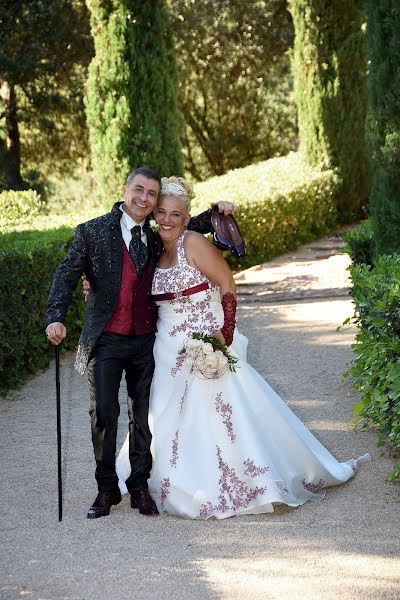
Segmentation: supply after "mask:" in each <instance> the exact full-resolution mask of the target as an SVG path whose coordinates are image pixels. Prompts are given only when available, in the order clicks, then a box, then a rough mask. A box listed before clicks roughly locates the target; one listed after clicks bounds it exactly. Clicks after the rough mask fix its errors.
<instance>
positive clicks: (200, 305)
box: [169, 290, 220, 337]
mask: <svg viewBox="0 0 400 600" xmlns="http://www.w3.org/2000/svg"><path fill="white" fill-rule="evenodd" d="M211 301H212V295H211V293H210V291H209V290H207V292H206V293H205V296H204V297H203V299H202V300H197V301H196V300H194V299H193V298H192V297H191V296H186V297H185V296H184V297H183V298H175V299H174V300H170V301H169V302H170V304H174V311H175V312H176V313H183V312H184V311H185V314H186V318H185V320H184V321H182V322H181V323H180V324H179V325H175V327H173V328H172V330H171V331H170V333H169V335H170V337H175V336H176V335H177V334H178V333H180V332H185V333H187V334H190V333H193V332H195V331H202V332H205V333H213V332H214V331H215V330H216V329H219V327H220V323H219V322H218V320H217V319H216V317H215V316H214V314H213V312H212V310H211V306H210V304H211ZM185 304H186V305H187V304H190V307H187V306H186V307H184V305H185Z"/></svg>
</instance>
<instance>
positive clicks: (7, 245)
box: [0, 228, 84, 394]
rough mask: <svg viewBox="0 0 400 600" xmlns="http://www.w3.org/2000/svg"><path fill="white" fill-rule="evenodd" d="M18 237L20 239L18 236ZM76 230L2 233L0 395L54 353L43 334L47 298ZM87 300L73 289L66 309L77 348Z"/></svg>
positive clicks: (71, 344) (70, 336) (70, 345)
mask: <svg viewBox="0 0 400 600" xmlns="http://www.w3.org/2000/svg"><path fill="white" fill-rule="evenodd" d="M16 236H17V237H16ZM72 237H73V230H71V229H68V228H64V229H61V230H58V231H54V232H45V233H43V232H28V233H24V232H22V233H18V234H9V235H7V234H6V235H4V236H3V237H2V246H1V250H0V393H2V394H4V393H5V392H6V391H7V390H9V389H10V388H13V387H16V386H17V385H20V384H21V383H23V382H24V381H25V380H26V378H27V376H28V375H29V374H32V373H34V372H35V371H37V370H38V369H40V368H43V367H46V366H48V364H49V361H50V358H51V357H52V356H53V355H54V350H53V347H50V345H49V343H48V342H47V340H46V338H45V335H44V315H45V311H46V300H47V295H48V292H49V288H50V284H51V281H52V279H53V276H54V273H55V271H56V269H57V267H58V265H59V263H60V262H61V260H62V258H63V257H64V255H65V253H66V250H67V248H68V246H69V244H70V242H71V240H72ZM83 312H84V303H83V302H82V294H81V292H80V291H78V292H75V297H74V301H73V303H72V305H71V308H70V310H69V312H68V319H67V323H66V327H67V330H68V337H67V339H66V341H65V343H64V344H63V346H64V347H65V348H66V349H68V348H74V347H75V346H76V343H77V340H78V337H79V333H80V330H81V327H82V322H83Z"/></svg>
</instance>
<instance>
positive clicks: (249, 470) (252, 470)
mask: <svg viewBox="0 0 400 600" xmlns="http://www.w3.org/2000/svg"><path fill="white" fill-rule="evenodd" d="M243 465H244V466H245V467H246V468H245V471H244V474H245V475H250V477H258V476H259V475H264V473H266V472H267V471H269V467H256V465H255V464H254V461H253V460H250V459H249V458H247V459H246V460H244V461H243Z"/></svg>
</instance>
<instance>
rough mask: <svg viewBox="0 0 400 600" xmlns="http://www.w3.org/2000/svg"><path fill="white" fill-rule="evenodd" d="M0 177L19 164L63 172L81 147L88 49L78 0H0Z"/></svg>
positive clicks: (12, 174)
mask: <svg viewBox="0 0 400 600" xmlns="http://www.w3.org/2000/svg"><path fill="white" fill-rule="evenodd" d="M0 25H1V27H0V107H1V108H0V117H1V120H0V184H1V185H2V186H3V187H9V188H12V189H18V188H22V187H26V181H24V180H23V174H22V173H21V160H22V163H23V165H24V167H26V168H25V169H24V174H25V175H28V174H27V169H29V168H30V169H34V170H38V171H42V170H43V165H47V168H48V170H49V171H51V172H57V171H58V172H61V171H62V172H65V170H66V169H68V168H69V167H70V166H71V165H72V163H73V161H74V160H76V158H77V157H79V156H82V154H83V153H84V150H85V149H87V143H86V135H85V124H84V120H83V110H82V108H83V85H84V84H83V82H84V79H85V67H86V65H87V63H88V61H89V57H90V55H91V52H92V49H91V48H92V46H91V41H90V37H89V30H88V27H87V25H88V17H87V10H86V7H85V5H84V3H83V2H80V1H79V0H58V1H57V9H55V3H54V2H53V1H52V0H30V1H24V0H13V2H8V1H7V2H2V3H0Z"/></svg>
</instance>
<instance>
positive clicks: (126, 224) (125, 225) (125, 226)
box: [119, 204, 147, 250]
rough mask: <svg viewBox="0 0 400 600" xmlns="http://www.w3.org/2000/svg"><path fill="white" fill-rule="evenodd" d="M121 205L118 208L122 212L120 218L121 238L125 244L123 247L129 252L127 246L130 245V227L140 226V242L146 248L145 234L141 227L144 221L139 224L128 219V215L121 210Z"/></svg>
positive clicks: (130, 218)
mask: <svg viewBox="0 0 400 600" xmlns="http://www.w3.org/2000/svg"><path fill="white" fill-rule="evenodd" d="M122 206H123V204H121V206H120V207H119V209H120V211H121V212H122V217H121V233H122V238H123V240H124V242H125V246H126V248H127V250H129V244H130V243H131V239H132V233H131V229H132V227H135V225H140V229H141V231H142V236H141V237H142V242H144V243H145V244H146V246H147V237H146V234H145V232H144V231H143V225H144V223H145V220H146V219H145V220H144V221H141V222H140V223H136V221H134V220H133V219H132V217H130V216H129V215H128V213H126V212H125V211H124V209H123V208H122Z"/></svg>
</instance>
